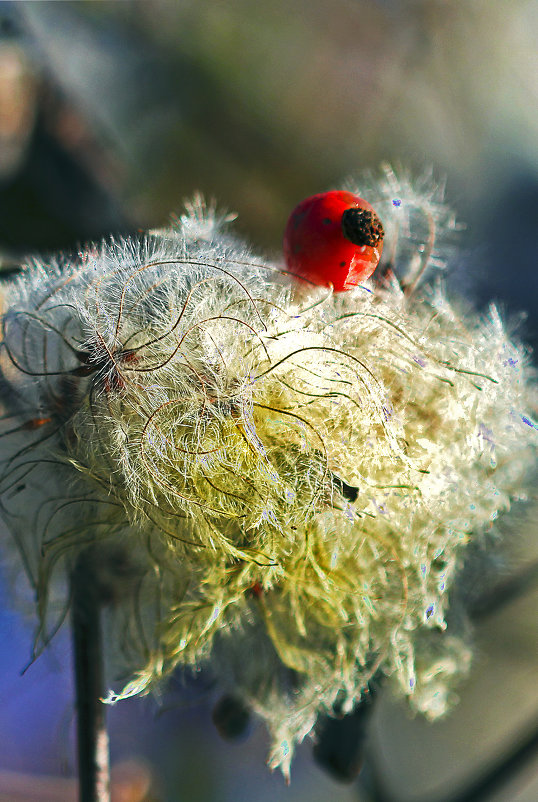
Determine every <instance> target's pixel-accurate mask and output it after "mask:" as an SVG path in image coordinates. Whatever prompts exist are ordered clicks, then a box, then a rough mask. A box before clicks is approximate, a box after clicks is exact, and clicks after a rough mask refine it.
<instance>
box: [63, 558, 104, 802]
mask: <svg viewBox="0 0 538 802" xmlns="http://www.w3.org/2000/svg"><path fill="white" fill-rule="evenodd" d="M92 563H93V561H92V560H91V559H89V555H88V554H86V553H85V552H82V554H81V555H80V556H79V558H78V560H77V563H76V565H75V567H74V569H73V573H72V575H71V598H72V608H71V621H72V628H73V655H74V658H73V659H74V672H75V693H76V708H77V740H78V772H79V788H80V796H79V802H110V777H109V757H108V733H107V729H106V721H105V705H104V704H103V702H102V701H101V699H102V697H103V692H104V686H103V655H102V643H101V603H100V599H99V595H98V593H97V592H96V581H95V575H94V572H93V570H92V568H91V566H92Z"/></svg>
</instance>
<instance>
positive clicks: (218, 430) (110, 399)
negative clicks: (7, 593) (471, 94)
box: [0, 172, 536, 772]
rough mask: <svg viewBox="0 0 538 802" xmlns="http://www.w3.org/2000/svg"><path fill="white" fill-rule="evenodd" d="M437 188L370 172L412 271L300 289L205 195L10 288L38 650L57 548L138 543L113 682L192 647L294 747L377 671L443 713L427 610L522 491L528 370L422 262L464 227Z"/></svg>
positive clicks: (5, 376)
mask: <svg viewBox="0 0 538 802" xmlns="http://www.w3.org/2000/svg"><path fill="white" fill-rule="evenodd" d="M427 189H428V191H427V192H426V191H425V188H424V187H421V188H419V190H417V189H416V187H412V186H411V182H410V181H409V180H408V179H407V178H404V180H403V181H401V182H400V183H399V184H398V182H397V178H396V176H395V174H394V173H392V172H387V173H386V174H385V178H384V179H383V180H382V181H381V183H380V184H378V185H377V188H376V189H375V190H372V193H371V196H372V202H373V203H374V204H375V202H376V201H375V198H374V197H373V196H374V195H375V193H376V192H377V198H378V200H379V203H378V206H376V210H377V211H378V213H379V215H380V217H381V219H382V220H383V224H384V226H385V228H386V229H387V230H388V232H389V239H390V237H392V239H391V240H390V254H391V255H390V262H391V264H392V265H393V266H394V270H395V272H396V274H397V275H399V277H400V282H401V284H400V283H399V282H397V281H396V280H395V279H394V277H391V276H390V275H388V276H386V278H385V280H384V281H381V282H378V283H377V284H374V283H368V284H366V285H364V286H359V287H357V288H356V289H354V290H352V291H347V292H343V293H338V294H333V293H331V292H328V291H327V290H325V289H321V288H312V287H309V286H307V285H306V284H304V283H303V285H302V287H301V288H300V290H299V282H298V281H297V280H296V279H294V277H293V276H290V275H288V274H287V273H286V271H285V270H283V269H281V268H279V267H278V266H274V265H272V264H270V263H268V262H265V261H263V260H261V259H257V258H256V259H254V258H252V256H251V254H250V253H249V251H248V250H247V249H246V248H245V246H244V245H243V244H242V243H240V242H239V241H237V240H235V239H234V238H233V237H231V236H230V235H229V234H227V233H226V232H225V231H224V230H223V225H224V222H225V221H224V219H223V218H219V217H218V216H217V215H216V214H215V213H214V210H209V211H208V210H205V211H204V210H203V207H202V205H201V201H200V200H199V199H198V200H196V199H195V201H194V202H193V204H192V205H191V207H190V209H189V211H188V213H187V214H186V215H184V216H183V217H182V218H181V219H180V220H179V221H178V223H177V225H176V227H175V228H173V229H168V230H163V231H159V232H153V233H152V234H150V235H148V237H147V238H146V239H144V240H143V241H131V240H126V241H118V242H110V243H105V244H103V245H101V246H99V247H95V248H93V249H91V250H89V251H87V252H85V253H84V254H81V257H80V260H79V261H78V263H77V264H63V263H60V262H57V263H52V264H47V265H44V264H41V263H39V262H38V263H35V264H34V265H33V266H29V267H28V268H27V270H26V271H25V273H24V274H23V275H22V277H21V278H20V279H19V280H18V281H16V282H14V283H13V284H11V285H8V286H6V289H5V292H4V296H3V308H4V310H5V313H4V316H3V320H2V346H1V351H0V368H1V371H2V372H1V375H0V397H1V399H2V402H3V406H4V411H5V416H4V417H3V418H2V421H1V425H2V427H3V429H2V431H0V444H1V446H0V447H1V449H2V451H1V473H0V491H1V499H2V500H1V507H0V510H1V512H2V515H3V517H4V518H5V520H6V522H7V523H8V526H9V528H10V530H11V531H12V533H13V535H14V539H15V541H16V542H17V545H18V548H19V552H20V555H21V556H22V559H23V562H24V565H25V568H26V571H27V573H28V576H29V578H30V581H31V583H32V585H33V587H34V588H35V590H36V591H37V598H38V613H39V617H40V622H41V624H40V630H39V633H38V641H37V645H36V650H39V649H40V648H42V647H43V645H44V644H46V643H47V642H48V640H49V639H50V637H51V635H52V633H53V631H54V628H55V627H56V626H57V625H58V622H59V621H60V619H61V617H62V615H64V614H65V611H66V604H67V602H66V598H65V593H64V591H65V587H64V586H63V585H62V582H61V579H60V577H61V573H62V571H61V569H62V568H63V567H64V566H65V564H66V562H67V564H69V565H70V564H72V562H73V561H74V559H75V557H76V555H77V554H78V553H79V551H80V550H81V549H82V548H85V547H86V546H88V545H89V544H99V546H100V548H102V549H103V550H104V553H108V552H107V550H108V551H109V552H110V553H114V554H115V555H116V554H117V553H121V554H124V555H127V556H128V563H129V570H128V571H127V574H128V581H125V580H124V585H122V589H121V592H120V590H117V591H115V592H114V593H113V594H112V595H113V597H114V603H113V604H112V605H111V606H110V609H109V613H108V617H109V620H108V626H109V628H110V634H109V638H108V641H107V642H108V643H109V647H110V651H111V660H112V664H113V667H114V670H115V671H116V672H118V671H120V672H121V674H122V676H123V677H125V678H126V681H127V684H126V685H125V687H124V688H123V691H122V692H121V693H120V694H119V696H117V697H114V695H113V696H112V698H121V697H125V696H129V695H133V694H135V693H139V692H142V691H145V690H147V689H149V688H151V687H152V686H153V685H154V684H155V683H156V682H157V681H158V680H159V679H160V678H161V677H164V676H166V675H167V674H168V673H169V672H170V671H171V670H172V669H173V668H174V667H175V666H176V665H192V666H199V665H201V664H202V663H206V662H209V663H210V664H212V665H213V667H214V668H215V671H216V672H217V673H218V675H219V677H220V679H221V684H222V686H223V687H229V688H230V689H232V690H233V691H234V692H235V693H237V694H239V695H240V696H242V697H243V698H244V699H245V701H247V702H248V703H249V704H250V706H251V707H252V708H253V709H254V710H255V711H257V713H258V714H259V715H260V716H262V717H263V718H264V719H265V720H266V721H267V724H268V726H269V729H270V731H271V733H272V737H273V750H272V753H271V757H270V763H271V765H272V766H276V765H280V766H281V767H282V769H283V770H284V771H285V772H287V771H288V769H289V763H290V760H291V756H292V754H293V746H294V743H296V742H297V741H299V740H301V739H302V738H303V737H304V736H305V735H306V734H307V733H308V732H310V730H311V729H312V727H313V725H314V723H315V720H316V716H317V714H318V713H319V712H320V710H325V711H330V710H331V709H332V706H333V704H334V703H335V701H336V699H337V698H338V701H339V703H342V700H343V705H344V710H345V709H351V707H352V706H353V702H354V701H356V700H358V699H359V698H360V696H361V693H362V692H363V691H364V689H365V688H366V687H367V684H368V682H369V680H370V679H371V678H372V677H373V676H374V674H376V672H378V671H382V672H383V673H385V674H387V675H389V676H391V677H393V679H394V681H395V683H396V685H397V686H398V687H399V688H400V690H401V691H403V693H405V694H406V695H407V696H409V698H410V701H411V703H412V704H413V705H414V706H415V708H416V709H418V710H420V711H421V712H423V713H424V714H426V715H427V716H429V717H435V716H437V715H439V714H441V713H442V712H444V710H445V709H446V708H447V706H448V704H449V702H450V698H451V693H452V692H451V688H452V685H453V682H454V675H457V674H461V673H464V672H465V671H466V670H467V667H468V663H469V651H468V649H467V647H466V646H465V645H464V644H463V642H462V641H461V640H460V639H459V638H458V637H457V636H456V635H454V634H451V633H444V634H442V635H441V634H440V633H441V631H442V630H443V629H445V627H446V624H445V621H444V613H445V607H446V602H447V593H448V590H449V588H450V586H451V583H452V581H453V578H454V575H455V572H456V570H457V568H458V566H459V565H460V564H461V561H462V555H463V554H464V546H465V544H466V543H467V542H468V541H469V540H470V539H471V538H473V537H476V535H477V534H478V533H480V532H482V531H485V530H488V529H490V528H491V527H492V525H493V521H494V520H495V518H496V517H497V515H498V513H499V512H500V511H502V510H506V509H508V507H509V506H510V504H511V501H512V500H513V499H515V498H519V497H521V496H522V495H523V494H524V491H525V482H526V481H527V480H528V477H529V475H530V472H531V470H532V468H533V466H534V465H535V449H536V428H534V427H533V425H532V419H533V414H535V396H534V385H533V383H532V382H533V381H534V376H533V374H532V371H531V369H530V367H529V366H528V364H527V358H526V355H525V352H524V350H523V349H522V348H521V347H519V346H518V345H516V344H515V343H513V342H511V341H510V339H509V337H508V335H507V334H506V332H505V331H504V328H503V325H502V323H501V320H500V318H499V315H498V313H497V312H496V310H495V309H494V308H492V309H491V310H490V313H489V316H488V318H487V319H485V320H478V319H471V318H469V317H464V316H460V315H459V314H458V312H457V311H456V310H455V309H454V308H453V307H452V306H451V305H450V304H449V302H448V300H447V299H446V297H445V295H444V293H443V290H442V288H441V286H440V285H434V286H433V287H430V286H428V285H426V284H425V283H424V282H425V278H426V277H427V274H428V269H429V268H430V266H431V265H432V264H434V263H435V262H438V261H440V259H441V253H440V248H439V245H438V243H439V242H441V243H442V241H443V232H444V231H445V229H446V228H453V227H454V221H453V216H452V215H451V213H450V212H447V211H446V209H445V208H444V206H443V205H442V203H441V197H440V195H439V193H438V192H437V191H436V190H434V189H433V188H432V186H430V184H428V188H427ZM365 194H366V193H365ZM406 198H407V201H406V203H407V206H404V209H403V214H402V215H401V219H400V221H399V223H396V222H395V220H396V218H395V215H396V216H397V215H398V214H399V213H400V211H399V210H400V209H401V205H402V204H403V203H404V201H405V199H406ZM410 199H411V200H410ZM389 200H390V203H389ZM395 200H400V201H401V202H402V204H400V206H397V205H394V203H393V201H395ZM421 204H422V205H421ZM389 206H390V208H389ZM378 207H379V208H378ZM391 209H392V210H394V211H391ZM421 215H422V218H421V217H420V216H421ZM421 219H423V220H426V221H427V222H426V224H424V223H423V222H420V220H421ZM391 232H392V233H391ZM434 266H435V264H434ZM402 287H403V289H402ZM114 549H116V550H118V549H119V552H118V551H114ZM103 564H104V565H105V564H106V560H103ZM103 570H105V569H104V568H103ZM114 582H116V580H114ZM114 582H113V584H114ZM116 584H118V583H117V582H116ZM114 644H117V648H116V649H114V648H113V645H114ZM253 655H254V656H256V655H259V659H258V658H256V657H254V658H253V657H252V656H253Z"/></svg>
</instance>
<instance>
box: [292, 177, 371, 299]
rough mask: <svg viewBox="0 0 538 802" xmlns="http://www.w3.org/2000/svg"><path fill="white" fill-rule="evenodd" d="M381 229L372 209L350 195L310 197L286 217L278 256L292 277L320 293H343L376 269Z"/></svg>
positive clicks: (334, 192) (334, 193) (336, 193)
mask: <svg viewBox="0 0 538 802" xmlns="http://www.w3.org/2000/svg"><path fill="white" fill-rule="evenodd" d="M383 236H384V231H383V226H382V224H381V221H380V219H379V217H378V216H377V214H376V213H375V211H374V209H373V208H372V206H370V204H369V203H367V202H366V201H365V200H363V199H362V198H359V196H358V195H353V193H352V192H343V191H336V190H333V191H331V192H322V193H320V194H319V195H312V197H310V198H306V199H305V200H304V201H302V202H301V203H300V204H299V205H298V206H297V207H296V208H295V209H294V210H293V212H292V213H291V215H290V218H289V220H288V223H287V225H286V230H285V232H284V256H285V258H286V263H287V266H288V269H289V270H290V271H291V272H292V273H296V274H297V275H299V276H303V277H304V278H307V279H309V280H310V281H313V282H314V283H315V284H319V285H321V286H324V287H328V286H330V285H331V284H332V286H333V288H334V289H335V290H349V289H351V288H352V287H355V286H356V285H357V284H360V282H361V281H365V280H366V279H367V278H368V277H369V276H371V275H372V273H373V272H374V270H375V269H376V267H377V265H378V262H379V259H380V257H381V252H382V250H383Z"/></svg>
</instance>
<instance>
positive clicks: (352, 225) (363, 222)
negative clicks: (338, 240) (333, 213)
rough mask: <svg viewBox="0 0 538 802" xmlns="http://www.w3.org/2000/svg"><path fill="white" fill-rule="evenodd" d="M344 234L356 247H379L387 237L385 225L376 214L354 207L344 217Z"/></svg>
mask: <svg viewBox="0 0 538 802" xmlns="http://www.w3.org/2000/svg"><path fill="white" fill-rule="evenodd" d="M342 234H343V235H344V237H345V238H346V239H348V240H349V241H350V242H352V243H353V244H354V245H369V246H371V247H373V246H375V245H378V244H379V242H381V240H382V239H383V237H384V236H385V231H384V229H383V224H382V222H381V220H380V219H379V217H378V216H377V214H376V213H375V212H371V211H369V210H368V209H357V208H355V207H352V208H351V209H346V211H345V212H344V214H343V215H342Z"/></svg>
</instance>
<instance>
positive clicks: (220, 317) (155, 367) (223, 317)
mask: <svg viewBox="0 0 538 802" xmlns="http://www.w3.org/2000/svg"><path fill="white" fill-rule="evenodd" d="M212 320H230V321H232V322H234V323H239V324H240V325H242V326H246V327H247V329H249V330H250V331H251V332H252V334H253V335H254V336H255V337H257V338H258V340H259V341H260V343H261V346H262V348H263V349H264V351H265V354H266V356H267V361H268V362H269V363H270V362H271V358H270V356H269V351H268V350H267V346H266V345H265V343H264V342H263V340H262V338H261V337H260V335H259V334H258V332H257V331H256V329H254V328H253V327H252V326H251V325H250V324H249V323H246V322H245V321H244V320H240V319H239V318H236V317H229V316H227V315H215V316H213V317H208V318H205V319H204V320H199V321H198V322H197V323H193V325H192V326H189V328H188V329H187V330H186V331H185V332H184V334H183V336H182V337H181V339H180V340H179V342H178V344H177V346H176V348H175V349H174V350H173V351H172V353H171V354H170V356H169V357H168V358H167V359H165V360H164V362H161V363H160V364H157V365H151V366H150V367H148V368H132V370H133V371H134V372H135V373H146V372H150V371H154V370H159V369H160V368H163V367H164V366H165V365H167V364H168V363H169V362H171V360H172V359H173V358H174V356H175V355H176V354H177V352H178V351H179V349H180V348H181V346H182V345H183V342H184V340H185V338H186V337H187V336H188V335H189V334H190V333H191V332H192V331H194V329H197V328H198V327H199V326H203V325H205V324H206V323H209V322H210V321H212ZM159 339H162V338H159ZM148 345H152V343H144V344H143V345H140V346H138V348H136V349H133V350H135V351H138V350H140V349H141V348H146V347H147V346H148Z"/></svg>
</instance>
